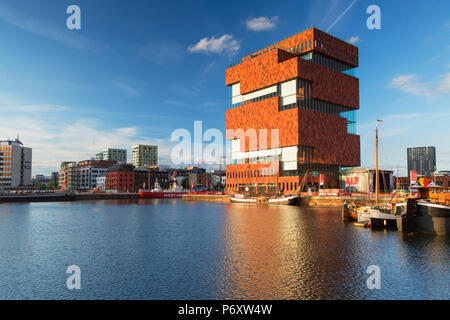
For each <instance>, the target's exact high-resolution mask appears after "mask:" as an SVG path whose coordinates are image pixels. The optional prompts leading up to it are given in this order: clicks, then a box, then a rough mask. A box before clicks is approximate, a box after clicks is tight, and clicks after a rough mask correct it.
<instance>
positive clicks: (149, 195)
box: [139, 191, 187, 199]
mask: <svg viewBox="0 0 450 320" xmlns="http://www.w3.org/2000/svg"><path fill="white" fill-rule="evenodd" d="M186 193H187V192H183V191H139V195H140V196H141V198H145V199H174V198H181V197H182V196H183V194H186Z"/></svg>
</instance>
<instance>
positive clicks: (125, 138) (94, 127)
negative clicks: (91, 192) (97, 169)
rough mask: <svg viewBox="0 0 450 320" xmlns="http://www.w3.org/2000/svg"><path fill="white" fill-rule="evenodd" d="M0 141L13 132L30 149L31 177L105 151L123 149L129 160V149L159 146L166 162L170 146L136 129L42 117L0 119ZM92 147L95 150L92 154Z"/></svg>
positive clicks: (164, 141)
mask: <svg viewBox="0 0 450 320" xmlns="http://www.w3.org/2000/svg"><path fill="white" fill-rule="evenodd" d="M0 128H2V131H1V135H2V136H0V139H6V138H13V137H15V136H16V134H17V132H19V134H20V139H21V141H22V142H23V143H24V145H25V146H26V147H31V148H33V174H39V173H43V174H49V173H50V172H52V171H57V170H59V166H60V163H61V162H62V161H81V160H86V159H90V158H91V157H92V156H94V151H95V152H100V151H101V150H103V149H106V148H108V147H111V148H124V149H127V150H128V156H129V158H130V157H131V146H132V145H135V144H153V145H157V146H159V150H158V154H159V157H160V158H169V157H170V154H171V147H172V144H173V143H172V142H170V141H169V140H168V139H155V138H150V137H146V136H142V135H141V131H142V130H141V128H139V127H122V128H108V127H106V126H105V124H104V123H102V122H101V121H100V120H97V119H92V118H85V119H66V120H61V121H58V120H56V119H54V121H48V119H46V118H45V117H42V118H41V117H36V116H31V115H30V116H27V115H16V116H14V115H10V116H8V117H0ZM94 144H95V150H94Z"/></svg>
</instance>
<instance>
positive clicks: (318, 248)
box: [0, 200, 450, 299]
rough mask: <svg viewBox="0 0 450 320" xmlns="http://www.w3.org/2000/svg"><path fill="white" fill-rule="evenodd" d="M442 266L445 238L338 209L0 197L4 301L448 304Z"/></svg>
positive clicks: (447, 258)
mask: <svg viewBox="0 0 450 320" xmlns="http://www.w3.org/2000/svg"><path fill="white" fill-rule="evenodd" d="M69 265H77V266H79V267H80V268H81V290H73V291H70V290H68V289H67V288H66V280H67V277H68V276H69V275H68V274H67V273H66V269H67V267H68V266H69ZM370 265H378V266H379V267H380V268H381V289H380V290H369V289H368V288H367V285H366V279H367V278H368V277H369V274H367V273H366V269H367V267H368V266H370ZM449 271H450V237H448V236H447V237H445V236H430V235H416V236H409V237H408V236H404V235H402V234H400V233H397V232H392V231H391V232H384V231H377V232H375V231H370V230H368V229H359V228H355V227H353V226H352V225H351V224H344V223H342V222H341V219H340V213H339V210H337V209H328V208H327V209H325V208H321V209H310V208H300V207H287V206H280V207H264V206H242V205H234V204H233V205H232V204H216V203H193V202H183V201H181V200H148V201H142V200H140V201H96V202H72V203H31V204H6V205H5V204H0V298H2V299H449V298H450V272H449Z"/></svg>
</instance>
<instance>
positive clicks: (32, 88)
mask: <svg viewBox="0 0 450 320" xmlns="http://www.w3.org/2000/svg"><path fill="white" fill-rule="evenodd" d="M71 4H77V5H79V6H80V8H81V19H82V20H81V27H82V29H81V30H68V29H67V28H66V19H67V17H68V15H67V14H66V8H67V7H68V6H69V5H71ZM371 4H377V5H378V6H379V7H380V8H381V29H380V30H369V29H368V28H367V26H366V20H367V18H368V16H369V15H368V14H367V13H366V9H367V7H368V6H369V5H371ZM449 12H450V2H449V1H445V0H442V1H437V0H436V1H433V0H430V1H365V0H334V1H333V0H330V1H325V0H322V1H319V0H314V1H289V0H285V1H282V2H280V1H137V0H136V1H124V0H122V1H118V0H116V1H92V0H91V1H84V0H77V1H74V0H71V1H64V0H59V1H43V0H39V1H17V0H15V1H12V0H9V1H2V2H1V3H0V39H1V44H0V48H1V50H0V139H3V138H8V137H10V138H13V137H15V136H16V134H17V132H19V133H20V137H21V140H22V141H23V142H24V144H25V145H26V146H30V147H32V148H33V162H34V164H33V174H37V173H45V174H48V173H49V172H50V171H55V170H57V169H58V167H59V163H60V162H61V161H64V160H83V159H88V158H90V157H91V156H92V154H93V152H94V150H95V151H96V152H99V151H101V150H102V149H103V148H106V147H124V148H127V149H128V150H129V154H130V153H131V152H130V148H131V145H133V144H137V143H150V144H157V145H159V146H160V162H161V163H168V161H169V156H170V150H171V146H172V144H171V143H170V141H169V139H170V135H171V133H172V131H173V130H174V129H177V128H186V129H188V130H191V131H192V130H193V126H194V120H201V121H203V129H204V130H206V129H208V128H218V129H220V130H224V128H225V110H226V109H227V107H228V105H229V101H228V100H229V89H228V88H227V87H226V86H225V69H226V67H227V66H228V65H229V64H230V63H234V62H237V61H239V59H240V58H241V57H242V56H245V55H247V54H249V53H252V52H254V51H256V50H258V49H261V48H264V47H266V46H268V45H270V44H272V43H274V42H277V41H280V40H281V39H284V38H286V37H288V36H291V35H293V34H296V33H298V32H300V31H303V30H305V29H307V28H309V27H311V26H315V27H317V28H319V29H322V30H324V31H328V32H329V33H330V34H332V35H334V36H336V37H338V38H341V39H343V40H346V41H352V42H354V44H355V45H356V46H358V47H359V55H360V56H359V57H360V60H359V63H360V67H359V68H358V71H357V76H358V77H359V78H360V111H358V113H357V121H358V126H357V133H358V134H360V135H361V160H362V161H361V162H362V163H361V165H362V166H373V165H374V160H373V159H374V146H373V136H374V127H375V120H376V118H377V117H379V118H381V119H383V120H384V122H383V125H382V127H381V128H380V131H381V134H380V136H381V152H382V155H381V161H382V166H383V167H385V168H395V167H396V166H397V165H398V166H399V167H400V170H402V171H401V174H403V175H404V174H406V171H405V170H404V168H405V166H406V148H407V147H411V146H425V145H426V146H428V145H434V146H436V147H437V160H438V163H437V166H438V170H444V169H450V130H449V129H448V124H449V123H450V121H449V120H450V108H449V106H450V103H449V102H450V99H449V98H450V41H449V40H450V15H449ZM202 39H203V40H202Z"/></svg>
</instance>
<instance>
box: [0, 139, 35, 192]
mask: <svg viewBox="0 0 450 320" xmlns="http://www.w3.org/2000/svg"><path fill="white" fill-rule="evenodd" d="M31 161H32V149H31V148H27V147H24V146H23V143H22V142H21V141H20V140H19V139H18V138H17V139H15V140H0V188H6V187H9V188H16V187H21V186H29V185H31V164H32V163H31Z"/></svg>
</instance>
